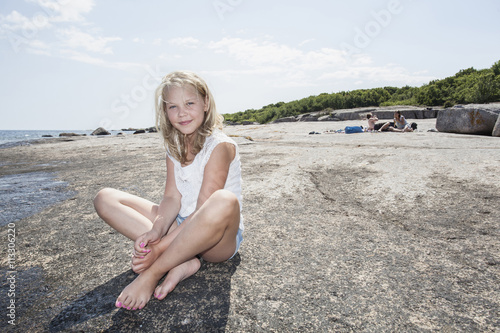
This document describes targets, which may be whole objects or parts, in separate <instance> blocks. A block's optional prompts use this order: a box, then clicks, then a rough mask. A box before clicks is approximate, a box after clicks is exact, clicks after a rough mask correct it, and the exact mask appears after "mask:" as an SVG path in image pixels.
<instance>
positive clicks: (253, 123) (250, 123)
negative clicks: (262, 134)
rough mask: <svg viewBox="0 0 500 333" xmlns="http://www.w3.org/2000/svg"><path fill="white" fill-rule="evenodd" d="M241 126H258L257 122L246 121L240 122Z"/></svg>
mask: <svg viewBox="0 0 500 333" xmlns="http://www.w3.org/2000/svg"><path fill="white" fill-rule="evenodd" d="M241 124H242V125H260V124H259V123H258V122H256V121H248V120H244V121H242V122H241Z"/></svg>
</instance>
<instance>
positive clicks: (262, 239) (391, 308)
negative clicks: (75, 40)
mask: <svg viewBox="0 0 500 333" xmlns="http://www.w3.org/2000/svg"><path fill="white" fill-rule="evenodd" d="M417 123H418V124H419V131H418V132H415V133H360V134H339V133H335V134H334V133H325V131H329V130H337V129H342V128H344V127H345V126H347V125H360V124H364V123H363V122H360V121H352V122H321V123H320V122H313V123H286V124H273V125H255V126H254V125H249V126H231V127H227V128H226V129H225V132H226V133H227V134H229V135H231V136H233V137H234V139H235V140H236V141H237V142H238V144H239V149H240V154H241V158H242V163H243V167H242V168H243V170H242V171H243V180H244V216H245V227H246V230H245V233H244V238H245V239H244V242H243V244H242V247H241V249H240V252H239V254H238V255H237V256H236V257H235V258H234V259H233V260H231V261H229V262H226V263H223V264H207V263H204V264H203V266H202V268H201V269H200V271H199V272H198V273H196V274H195V275H194V276H192V277H191V278H189V279H187V280H185V281H183V282H182V283H181V284H180V285H179V286H178V287H177V288H176V289H175V290H174V292H173V293H171V294H170V295H169V296H168V297H167V298H166V299H165V300H164V301H161V302H160V301H157V300H152V301H151V302H150V303H149V304H148V306H147V307H146V308H145V309H143V310H141V311H138V312H134V313H130V312H127V311H124V310H118V309H115V308H114V306H113V304H114V300H115V299H116V297H117V295H118V294H119V293H120V292H121V290H122V289H123V287H125V286H126V285H127V284H128V283H129V282H130V281H132V279H133V278H134V273H133V272H132V271H131V270H130V269H129V260H130V259H129V255H130V252H131V248H132V245H131V243H130V242H129V241H127V240H126V239H125V238H124V237H122V236H121V235H119V234H117V233H116V232H113V231H112V230H111V229H110V228H109V227H108V226H107V225H105V224H104V223H103V222H102V221H101V220H100V219H99V217H98V216H97V215H96V214H95V212H94V209H93V206H92V199H93V196H94V195H95V193H97V191H98V190H99V189H101V188H103V187H115V188H119V189H122V190H126V191H130V192H132V193H134V194H138V195H141V196H144V197H146V198H147V199H150V200H153V201H159V200H160V197H161V194H162V190H163V186H164V177H165V161H164V158H165V155H164V150H163V147H162V143H161V141H160V138H159V136H158V135H156V134H145V135H135V136H132V135H130V136H124V137H104V138H95V137H88V138H74V140H73V141H59V140H46V141H44V142H45V143H43V144H33V145H31V146H21V147H13V148H9V149H2V150H0V158H1V162H2V163H1V164H0V176H6V175H18V174H25V173H31V172H43V173H44V174H50V175H56V176H57V178H56V180H57V181H59V182H61V183H59V184H67V186H66V187H63V186H59V187H57V191H58V192H64V193H67V194H68V197H67V198H66V199H65V200H63V201H59V202H57V203H56V204H54V205H52V206H49V207H47V208H44V209H43V210H42V211H40V212H39V213H36V214H35V215H33V216H29V217H25V218H23V219H21V220H18V221H15V222H11V223H12V224H11V227H12V226H15V231H16V238H15V242H11V241H8V239H9V233H10V232H11V231H9V229H12V228H9V227H8V226H3V227H2V229H1V237H2V238H1V239H3V240H4V241H3V243H2V244H3V248H2V252H1V253H2V257H1V260H0V264H1V274H2V290H1V295H0V300H1V302H2V303H1V305H2V307H1V308H2V309H4V310H2V311H4V312H5V314H3V315H2V318H3V319H2V320H1V323H0V327H5V328H6V331H9V332H26V331H32V332H38V331H40V332H42V331H49V332H74V331H85V332H101V331H108V332H115V331H116V332H135V331H155V332H220V331H227V332H304V331H307V332H330V331H335V332H352V331H355V332H393V331H418V332H429V331H444V332H455V331H485V332H494V331H499V330H500V313H499V309H500V304H499V302H500V291H499V285H500V284H499V280H500V279H499V278H500V247H499V245H500V238H499V221H500V200H499V199H500V186H499V184H500V183H499V181H498V170H499V165H500V163H499V162H500V140H499V138H493V137H485V136H470V135H469V136H465V135H455V134H447V133H435V132H428V131H427V130H428V129H431V128H434V127H435V119H426V120H417ZM311 131H315V132H318V133H321V134H315V135H309V134H308V133H309V132H311ZM52 190H53V188H52ZM37 191H39V193H40V196H44V188H41V189H38V190H37ZM48 193H50V192H48ZM9 209H15V207H10V208H9ZM3 214H6V212H5V211H4V212H3ZM12 243H13V244H14V245H13V246H15V251H16V257H15V260H14V261H12V260H11V261H10V262H9V257H8V255H7V253H8V246H9V244H12ZM11 259H12V258H11ZM9 264H11V265H12V266H9ZM12 277H14V278H15V283H12V281H13V280H12ZM9 278H10V280H9ZM12 288H13V290H14V291H15V294H16V295H15V298H14V299H15V306H16V308H15V315H16V318H15V323H16V326H12V325H10V324H9V323H8V320H9V317H7V316H6V315H7V314H8V313H9V311H10V310H8V309H7V306H8V305H9V304H10V303H9V302H11V301H12V299H13V297H11V296H9V289H12ZM2 331H4V329H3V328H2Z"/></svg>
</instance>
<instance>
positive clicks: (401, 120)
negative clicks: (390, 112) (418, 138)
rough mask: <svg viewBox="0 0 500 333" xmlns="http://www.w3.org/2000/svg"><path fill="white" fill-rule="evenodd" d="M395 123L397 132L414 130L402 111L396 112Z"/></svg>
mask: <svg viewBox="0 0 500 333" xmlns="http://www.w3.org/2000/svg"><path fill="white" fill-rule="evenodd" d="M394 125H395V130H399V131H395V132H413V128H412V127H411V125H410V124H409V123H408V121H406V119H405V117H404V116H403V115H402V114H401V111H396V112H394Z"/></svg>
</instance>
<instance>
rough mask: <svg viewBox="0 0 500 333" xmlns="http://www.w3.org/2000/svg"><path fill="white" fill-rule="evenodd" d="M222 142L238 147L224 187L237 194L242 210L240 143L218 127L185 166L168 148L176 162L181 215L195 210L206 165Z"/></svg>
mask: <svg viewBox="0 0 500 333" xmlns="http://www.w3.org/2000/svg"><path fill="white" fill-rule="evenodd" d="M222 142H228V143H231V144H233V145H234V147H235V148H236V155H235V157H234V159H233V161H232V162H231V164H230V165H229V173H228V175H227V179H226V184H225V185H224V189H226V190H228V191H231V192H232V193H234V194H235V195H236V197H237V198H238V201H239V203H240V212H241V211H242V209H243V206H242V194H241V182H242V179H241V162H240V155H239V152H238V145H237V144H236V142H234V140H233V139H231V138H229V137H228V136H227V135H226V134H224V133H223V132H222V131H220V130H217V129H216V130H214V131H213V133H212V135H210V136H209V137H207V138H206V140H205V144H204V145H203V148H202V149H201V151H200V152H199V153H198V154H196V156H195V157H194V160H193V162H192V163H191V164H189V165H187V166H185V167H183V166H181V163H180V162H179V161H177V160H176V159H174V158H173V157H172V156H171V155H170V153H169V152H168V150H167V155H168V157H170V159H171V160H172V162H173V163H174V172H175V184H176V186H177V190H178V191H179V192H180V194H181V195H182V198H181V210H180V211H179V215H180V216H182V217H187V216H189V215H191V214H192V213H193V212H194V211H195V209H196V203H197V201H198V195H199V194H200V190H201V184H202V182H203V173H204V172H205V166H206V165H207V163H208V160H209V159H210V155H211V154H212V151H213V150H214V149H215V147H217V145H218V144H219V143H222ZM240 214H241V213H240ZM243 228H244V227H243V216H240V229H241V230H243Z"/></svg>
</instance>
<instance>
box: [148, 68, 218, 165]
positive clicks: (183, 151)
mask: <svg viewBox="0 0 500 333" xmlns="http://www.w3.org/2000/svg"><path fill="white" fill-rule="evenodd" d="M187 85H189V86H192V87H193V88H194V89H195V91H196V92H197V93H198V95H199V96H200V97H201V98H202V100H203V102H204V103H205V104H206V106H207V112H205V116H204V120H203V123H202V124H201V126H200V127H199V128H198V130H197V132H196V135H195V138H194V143H193V147H192V150H191V152H192V153H193V154H194V155H196V154H198V153H199V152H200V150H201V149H202V148H203V145H204V144H205V140H206V138H207V137H208V136H210V135H211V134H212V132H213V130H214V129H216V128H218V129H222V122H223V120H224V118H223V117H222V116H221V115H220V114H219V113H218V112H217V109H216V107H215V101H214V98H213V96H212V93H211V92H210V90H209V89H208V86H207V84H206V82H205V81H204V80H203V79H202V78H201V77H199V76H198V75H197V74H195V73H192V72H188V71H177V72H172V73H170V74H167V75H166V76H165V77H163V79H162V81H161V83H160V85H159V86H158V88H157V89H156V93H155V107H156V128H157V129H158V131H159V132H160V133H161V134H162V136H163V140H164V144H165V148H166V149H167V150H168V152H169V154H170V155H171V156H172V157H174V158H175V159H176V160H178V161H179V162H181V163H186V162H188V159H187V155H188V150H187V149H188V147H187V146H186V142H185V135H184V134H182V133H181V132H180V131H178V130H177V129H176V128H175V127H174V126H172V124H171V123H170V121H169V119H168V115H167V112H166V103H167V102H166V101H167V99H166V95H167V92H168V88H169V87H179V88H182V87H185V86H187Z"/></svg>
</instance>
